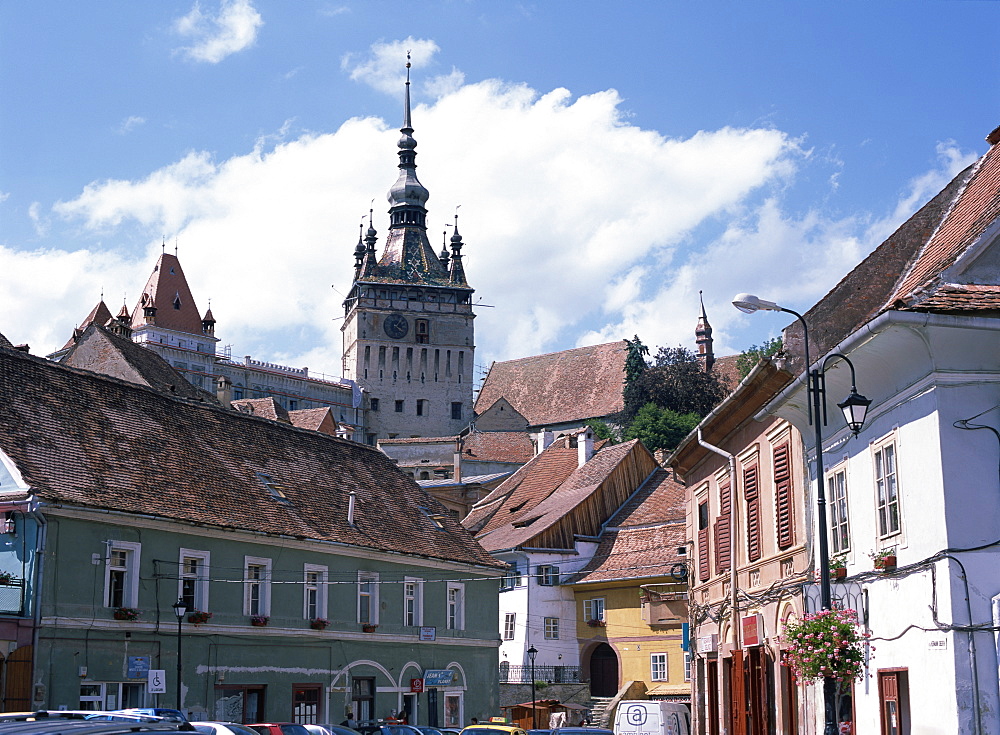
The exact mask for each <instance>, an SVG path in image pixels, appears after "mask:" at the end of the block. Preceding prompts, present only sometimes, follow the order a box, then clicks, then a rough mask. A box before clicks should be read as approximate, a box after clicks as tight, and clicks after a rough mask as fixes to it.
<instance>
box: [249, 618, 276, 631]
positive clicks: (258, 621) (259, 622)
mask: <svg viewBox="0 0 1000 735" xmlns="http://www.w3.org/2000/svg"><path fill="white" fill-rule="evenodd" d="M270 621H271V618H270V617H269V616H267V615H251V616H250V625H253V626H254V627H257V628H263V627H264V626H265V625H267V624H268V623H269V622H270Z"/></svg>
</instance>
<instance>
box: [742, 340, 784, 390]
mask: <svg viewBox="0 0 1000 735" xmlns="http://www.w3.org/2000/svg"><path fill="white" fill-rule="evenodd" d="M780 351H781V337H774V338H773V339H766V340H764V344H761V345H750V347H748V348H747V349H746V350H744V351H743V352H741V353H740V356H739V357H737V358H736V369H737V370H739V371H740V379H741V380H742V379H743V378H745V377H746V376H747V375H749V374H750V371H751V370H753V369H754V368H755V367H757V363H758V362H760V361H761V360H763V359H764V358H767V357H770V356H771V355H773V354H775V353H776V352H780Z"/></svg>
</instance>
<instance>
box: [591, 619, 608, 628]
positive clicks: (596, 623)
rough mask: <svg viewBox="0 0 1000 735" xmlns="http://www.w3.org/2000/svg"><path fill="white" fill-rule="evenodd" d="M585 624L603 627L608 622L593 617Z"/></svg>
mask: <svg viewBox="0 0 1000 735" xmlns="http://www.w3.org/2000/svg"><path fill="white" fill-rule="evenodd" d="M587 625H589V626H590V627H591V628H605V627H607V625H608V624H607V622H605V621H604V620H599V619H597V618H595V619H593V620H588V621H587Z"/></svg>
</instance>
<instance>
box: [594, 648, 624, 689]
mask: <svg viewBox="0 0 1000 735" xmlns="http://www.w3.org/2000/svg"><path fill="white" fill-rule="evenodd" d="M617 693H618V656H617V655H616V654H615V650H614V649H613V648H612V647H611V646H609V645H608V644H607V643H602V644H600V645H599V646H598V647H597V648H595V649H594V652H593V653H592V654H590V695H591V696H592V697H613V696H615V694H617Z"/></svg>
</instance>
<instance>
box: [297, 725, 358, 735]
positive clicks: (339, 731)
mask: <svg viewBox="0 0 1000 735" xmlns="http://www.w3.org/2000/svg"><path fill="white" fill-rule="evenodd" d="M302 727H304V728H305V729H306V730H308V731H309V732H310V733H312V735H361V733H359V732H358V731H357V730H352V729H351V728H349V727H344V726H343V725H303V726H302Z"/></svg>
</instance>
